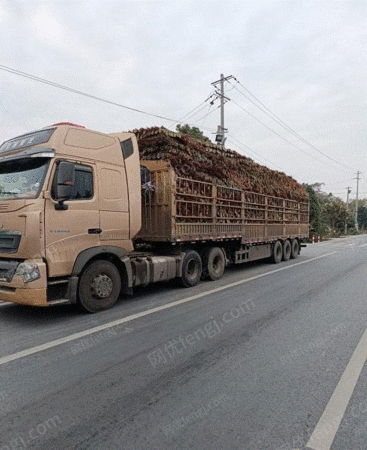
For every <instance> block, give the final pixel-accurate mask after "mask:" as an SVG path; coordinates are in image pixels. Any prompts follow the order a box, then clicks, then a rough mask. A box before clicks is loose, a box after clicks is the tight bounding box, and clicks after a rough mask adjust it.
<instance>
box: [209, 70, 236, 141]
mask: <svg viewBox="0 0 367 450" xmlns="http://www.w3.org/2000/svg"><path fill="white" fill-rule="evenodd" d="M231 78H234V77H233V75H230V76H228V77H224V75H223V74H221V75H220V79H219V80H217V81H214V82H213V83H212V85H213V86H214V87H215V88H216V91H215V93H216V95H217V98H219V99H220V125H218V129H217V135H216V137H215V140H216V142H218V144H219V145H221V146H222V147H224V143H225V141H226V138H225V133H226V132H227V131H228V129H226V128H224V103H225V102H226V101H227V102H228V101H229V98H228V97H225V96H224V82H225V81H228V80H230V79H231ZM218 84H219V90H218V88H217V85H218Z"/></svg>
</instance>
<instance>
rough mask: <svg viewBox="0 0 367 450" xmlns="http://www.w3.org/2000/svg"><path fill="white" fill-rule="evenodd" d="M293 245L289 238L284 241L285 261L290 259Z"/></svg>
mask: <svg viewBox="0 0 367 450" xmlns="http://www.w3.org/2000/svg"><path fill="white" fill-rule="evenodd" d="M291 253H292V247H291V243H290V242H289V240H288V239H287V240H286V241H284V242H283V261H288V260H289V259H290V257H291Z"/></svg>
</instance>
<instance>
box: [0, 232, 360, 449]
mask: <svg viewBox="0 0 367 450" xmlns="http://www.w3.org/2000/svg"><path fill="white" fill-rule="evenodd" d="M366 291H367V236H357V237H350V238H345V239H338V240H332V241H328V242H324V243H319V244H313V245H309V246H308V247H307V248H305V249H302V254H301V255H300V256H299V257H298V258H297V259H296V260H292V261H288V262H285V263H281V264H278V265H271V264H268V263H264V262H259V263H254V264H250V265H247V266H246V265H244V266H237V267H233V268H230V269H228V270H227V271H226V273H225V276H224V277H223V278H222V279H221V280H218V281H216V282H202V283H200V284H199V285H198V286H196V287H194V288H191V289H183V288H180V287H178V286H176V285H175V284H174V283H169V284H161V285H156V286H153V287H149V288H144V289H139V290H138V291H137V292H136V295H135V296H134V297H132V298H130V297H125V298H122V299H121V300H120V301H119V303H118V304H117V305H116V306H115V307H114V308H113V309H112V310H109V311H106V312H103V313H100V314H98V315H84V314H82V313H79V312H77V311H75V309H74V308H73V307H71V306H60V307H54V308H52V309H51V308H50V309H32V308H27V307H22V306H17V305H10V304H2V305H0V342H1V346H0V373H1V378H0V383H1V384H0V450H8V449H11V450H13V449H23V448H27V449H37V450H42V449H47V450H50V449H68V450H72V449H75V450H83V449H93V450H106V449H108V450H115V449H116V450H120V449H122V450H125V449H126V450H127V449H128V450H173V449H182V450H186V449H195V450H227V449H228V450H234V449H241V450H295V449H297V450H299V449H301V450H305V449H312V450H330V449H331V450H365V449H366V448H367V394H366V392H367V389H366V388H367V371H366V367H365V362H366V357H367V333H366V317H367V301H366V300H367V297H366Z"/></svg>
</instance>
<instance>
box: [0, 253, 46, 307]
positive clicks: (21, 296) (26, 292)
mask: <svg viewBox="0 0 367 450" xmlns="http://www.w3.org/2000/svg"><path fill="white" fill-rule="evenodd" d="M2 261H4V260H2ZM30 262H32V263H36V264H37V266H38V268H39V271H40V275H41V277H40V278H39V279H38V280H35V281H31V282H29V283H24V281H23V280H22V278H21V277H20V276H18V275H14V276H13V277H12V280H11V281H10V282H6V281H0V300H2V301H4V302H12V303H18V304H20V305H30V306H49V303H48V302H47V271H46V264H45V263H44V262H43V261H42V260H31V261H30ZM0 265H1V260H0Z"/></svg>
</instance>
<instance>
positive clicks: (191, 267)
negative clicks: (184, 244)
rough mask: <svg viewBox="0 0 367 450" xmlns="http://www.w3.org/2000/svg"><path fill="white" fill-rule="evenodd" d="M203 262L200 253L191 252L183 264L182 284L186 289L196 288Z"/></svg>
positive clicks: (187, 254) (185, 257)
mask: <svg viewBox="0 0 367 450" xmlns="http://www.w3.org/2000/svg"><path fill="white" fill-rule="evenodd" d="M201 270H202V262H201V258H200V255H199V253H198V252H196V251H195V250H189V251H188V252H187V253H186V255H185V256H184V259H183V262H182V276H181V283H182V284H183V286H184V287H193V286H196V285H197V284H198V283H199V281H200V277H201Z"/></svg>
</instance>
